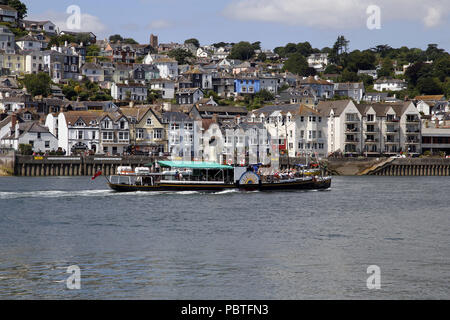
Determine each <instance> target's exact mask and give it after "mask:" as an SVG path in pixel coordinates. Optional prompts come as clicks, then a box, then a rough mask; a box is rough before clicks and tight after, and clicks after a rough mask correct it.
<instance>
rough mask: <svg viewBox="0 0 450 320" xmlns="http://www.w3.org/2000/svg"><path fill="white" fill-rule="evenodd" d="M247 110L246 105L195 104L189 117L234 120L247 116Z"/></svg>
mask: <svg viewBox="0 0 450 320" xmlns="http://www.w3.org/2000/svg"><path fill="white" fill-rule="evenodd" d="M247 114H248V110H247V108H246V107H235V106H215V105H208V104H203V105H199V104H197V105H195V106H194V107H193V108H192V109H191V111H190V115H191V117H194V118H197V117H200V118H202V119H213V118H215V119H216V120H218V121H223V120H234V119H236V118H245V117H247Z"/></svg>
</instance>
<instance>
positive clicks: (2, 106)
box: [0, 95, 32, 113]
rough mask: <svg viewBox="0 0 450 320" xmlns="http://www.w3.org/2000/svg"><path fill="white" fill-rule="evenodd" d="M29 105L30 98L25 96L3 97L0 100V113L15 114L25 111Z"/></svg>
mask: <svg viewBox="0 0 450 320" xmlns="http://www.w3.org/2000/svg"><path fill="white" fill-rule="evenodd" d="M31 103H32V101H31V97H30V96H27V95H19V96H10V97H5V98H3V99H1V100H0V111H1V112H6V113H12V112H17V111H20V110H24V109H27V108H28V106H29V105H30V104H31Z"/></svg>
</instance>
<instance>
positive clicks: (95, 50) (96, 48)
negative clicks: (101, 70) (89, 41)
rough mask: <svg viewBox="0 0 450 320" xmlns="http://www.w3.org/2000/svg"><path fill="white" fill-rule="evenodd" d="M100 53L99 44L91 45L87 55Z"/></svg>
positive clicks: (94, 55) (95, 55)
mask: <svg viewBox="0 0 450 320" xmlns="http://www.w3.org/2000/svg"><path fill="white" fill-rule="evenodd" d="M99 54H100V47H99V46H97V45H95V44H94V45H91V46H89V47H88V48H87V50H86V56H88V57H97V56H98V55H99Z"/></svg>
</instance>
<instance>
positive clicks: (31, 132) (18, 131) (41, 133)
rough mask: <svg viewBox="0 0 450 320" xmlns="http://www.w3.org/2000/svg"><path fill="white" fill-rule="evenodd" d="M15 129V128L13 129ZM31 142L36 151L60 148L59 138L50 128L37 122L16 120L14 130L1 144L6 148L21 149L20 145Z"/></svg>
mask: <svg viewBox="0 0 450 320" xmlns="http://www.w3.org/2000/svg"><path fill="white" fill-rule="evenodd" d="M11 131H13V130H11ZM21 144H29V145H31V146H32V148H33V151H35V152H46V151H52V150H57V149H58V139H57V138H56V137H55V136H54V135H53V134H52V133H50V131H49V130H48V128H46V127H43V126H41V125H39V124H38V123H37V122H34V121H29V122H22V123H19V122H16V125H15V129H14V132H12V134H11V135H9V136H5V137H3V138H2V140H1V145H2V146H3V147H6V148H13V149H15V150H18V149H19V145H21Z"/></svg>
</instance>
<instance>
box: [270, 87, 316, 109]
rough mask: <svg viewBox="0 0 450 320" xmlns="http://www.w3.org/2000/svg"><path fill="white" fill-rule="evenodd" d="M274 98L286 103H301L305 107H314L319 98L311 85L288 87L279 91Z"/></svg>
mask: <svg viewBox="0 0 450 320" xmlns="http://www.w3.org/2000/svg"><path fill="white" fill-rule="evenodd" d="M276 100H277V101H279V102H281V103H287V104H303V105H305V106H307V107H315V106H316V105H317V104H318V103H319V98H318V97H317V96H316V93H315V91H314V90H313V89H312V88H311V87H305V88H297V89H295V88H288V89H287V90H284V91H283V92H280V93H279V94H278V96H277V97H276Z"/></svg>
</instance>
